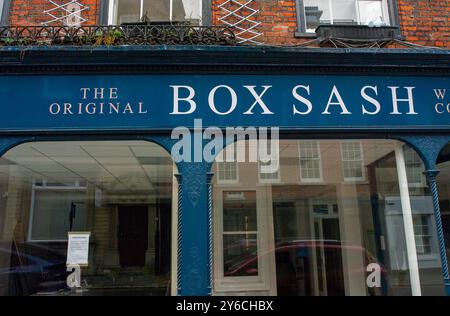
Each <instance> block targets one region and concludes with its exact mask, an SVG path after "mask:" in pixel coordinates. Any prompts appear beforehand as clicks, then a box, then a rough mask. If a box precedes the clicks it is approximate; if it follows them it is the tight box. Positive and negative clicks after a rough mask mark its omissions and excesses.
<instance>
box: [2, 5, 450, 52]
mask: <svg viewBox="0 0 450 316" xmlns="http://www.w3.org/2000/svg"><path fill="white" fill-rule="evenodd" d="M11 1H12V3H11V15H10V24H11V25H40V24H41V23H42V22H44V21H46V20H48V17H47V16H45V15H44V14H43V11H44V10H46V9H49V8H51V6H50V3H49V2H48V0H11ZM100 1H102V0H80V2H82V3H83V4H84V5H87V6H89V10H88V11H84V13H83V17H84V18H86V19H88V22H87V23H88V24H96V23H98V21H99V11H100ZM224 1H225V0H212V7H213V12H212V22H213V24H219V23H220V22H219V18H220V16H221V15H223V14H224V12H223V11H221V10H219V9H218V6H219V5H220V4H221V3H223V2H224ZM254 5H255V9H257V10H259V13H258V14H257V15H255V18H256V20H257V21H258V22H260V23H261V24H260V25H259V26H258V29H257V30H258V32H260V33H262V35H261V36H260V37H259V38H258V40H259V41H261V42H264V43H265V44H269V45H295V44H300V43H302V42H305V41H309V40H311V39H310V38H296V37H295V32H296V30H297V16H296V14H297V13H296V3H295V0H258V1H255V4H254ZM398 11H399V19H400V27H401V32H402V35H404V36H405V38H406V41H408V42H412V43H415V44H419V45H426V46H438V47H444V48H450V0H398ZM244 13H245V12H244ZM391 46H393V45H391Z"/></svg>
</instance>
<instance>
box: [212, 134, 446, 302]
mask: <svg viewBox="0 0 450 316" xmlns="http://www.w3.org/2000/svg"><path fill="white" fill-rule="evenodd" d="M244 147H245V146H244ZM279 147H280V148H279V149H280V150H279V152H280V156H279V161H280V170H283V172H282V173H280V175H279V178H280V181H278V182H274V183H265V184H264V185H261V184H260V181H259V180H260V175H259V173H260V163H259V162H257V161H255V162H251V161H245V162H238V163H237V164H238V168H237V170H238V174H239V175H238V176H239V179H240V182H239V184H236V185H234V186H233V185H229V184H226V185H224V184H221V183H220V181H218V179H217V178H216V179H215V178H213V179H215V182H214V183H213V227H214V294H215V295H299V296H303V295H316V296H325V295H333V296H334V295H376V296H379V295H389V296H397V295H411V294H412V288H413V287H414V288H419V289H420V290H421V292H422V294H423V295H443V294H444V288H443V280H442V273H441V264H440V256H439V252H438V247H437V244H438V241H437V229H436V224H435V221H434V215H433V214H434V213H433V203H432V198H431V194H430V190H429V188H428V187H427V186H426V183H425V185H423V186H415V185H413V184H412V183H410V177H409V174H410V173H411V172H413V171H412V170H416V169H420V171H421V172H423V171H424V167H423V164H419V162H420V158H419V161H418V162H417V161H415V160H414V161H415V162H414V163H410V162H409V160H407V159H405V160H406V161H405V165H404V166H403V167H405V168H406V171H407V172H406V173H407V175H408V176H407V179H401V180H402V181H407V182H408V184H409V192H408V197H409V199H410V204H411V211H412V220H413V227H412V228H413V234H411V235H412V236H411V235H408V236H407V235H406V233H405V229H404V218H403V214H404V207H406V206H404V205H402V203H401V196H400V194H401V193H400V187H399V174H398V169H397V160H398V159H397V158H396V152H397V154H398V153H401V152H402V151H403V150H404V152H403V154H404V156H406V155H407V152H408V150H410V149H409V147H407V146H406V145H403V144H401V143H400V142H397V141H391V140H352V141H340V140H314V141H311V140H281V141H280V146H279ZM411 150H412V149H411ZM405 151H406V153H405ZM412 153H413V154H414V155H417V154H416V153H415V152H414V151H412ZM417 157H418V156H417ZM350 161H351V162H356V163H355V164H353V165H346V164H345V162H350ZM398 161H401V160H398ZM216 164H218V163H217V162H216ZM346 166H347V169H348V173H347V174H346V175H347V176H348V177H349V178H350V176H351V178H357V177H359V176H361V174H364V177H365V180H364V181H344V177H343V173H344V175H345V172H343V170H345V169H346ZM213 170H214V169H213ZM358 170H359V171H358ZM358 172H359V173H358ZM308 177H309V178H310V179H311V178H312V179H319V178H320V179H321V181H320V182H317V181H316V182H314V181H312V182H311V181H310V182H308V181H307V182H305V181H304V178H308ZM409 241H411V242H414V243H415V245H416V248H417V260H418V262H417V264H418V266H419V277H420V284H411V282H410V270H409V261H408V260H409V259H408V253H407V247H406V243H407V242H409ZM232 245H233V246H232ZM230 249H232V251H233V252H231V251H230ZM226 258H230V260H231V261H232V265H230V264H228V265H227V264H226V261H227V260H228V259H226ZM230 266H232V267H233V269H230ZM373 267H378V269H379V270H377V271H379V274H378V276H379V283H376V282H375V283H370V282H368V278H369V277H370V275H371V272H373V271H374V270H371V269H373Z"/></svg>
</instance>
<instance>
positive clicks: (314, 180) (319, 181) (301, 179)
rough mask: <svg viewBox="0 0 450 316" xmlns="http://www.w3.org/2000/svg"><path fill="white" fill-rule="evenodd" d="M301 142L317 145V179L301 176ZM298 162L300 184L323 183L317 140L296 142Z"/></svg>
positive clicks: (320, 156) (318, 142)
mask: <svg viewBox="0 0 450 316" xmlns="http://www.w3.org/2000/svg"><path fill="white" fill-rule="evenodd" d="M302 142H303V143H304V142H315V143H316V144H317V152H318V158H317V160H318V161H319V174H320V176H319V178H303V176H302V163H301V161H302V157H301V145H302ZM298 162H299V172H300V182H301V183H306V184H309V183H323V166H322V155H321V152H320V141H318V140H300V141H298Z"/></svg>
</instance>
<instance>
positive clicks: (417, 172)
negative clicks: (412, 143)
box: [403, 147, 425, 187]
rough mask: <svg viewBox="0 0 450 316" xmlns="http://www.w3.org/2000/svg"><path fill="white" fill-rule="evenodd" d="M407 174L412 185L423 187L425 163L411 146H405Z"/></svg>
mask: <svg viewBox="0 0 450 316" xmlns="http://www.w3.org/2000/svg"><path fill="white" fill-rule="evenodd" d="M403 153H404V155H405V165H406V175H407V177H408V183H409V185H410V186H415V187H422V186H424V185H425V175H424V174H423V170H424V165H423V162H422V160H421V159H420V157H419V155H418V154H417V153H416V151H415V150H414V149H412V148H410V147H404V148H403Z"/></svg>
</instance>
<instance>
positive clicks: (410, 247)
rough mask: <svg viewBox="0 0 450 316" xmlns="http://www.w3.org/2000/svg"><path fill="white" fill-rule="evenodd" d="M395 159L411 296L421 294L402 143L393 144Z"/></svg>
mask: <svg viewBox="0 0 450 316" xmlns="http://www.w3.org/2000/svg"><path fill="white" fill-rule="evenodd" d="M395 161H396V164H397V176H398V182H399V188H400V199H401V203H402V214H403V225H404V228H405V239H406V249H407V253H408V267H409V276H410V280H411V291H412V295H413V296H421V295H422V292H421V288H420V275H419V263H418V259H417V250H416V241H415V235H414V223H413V216H412V210H411V200H410V196H409V187H408V179H407V177H406V165H405V157H404V154H403V144H401V143H399V144H397V145H396V146H395Z"/></svg>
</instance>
